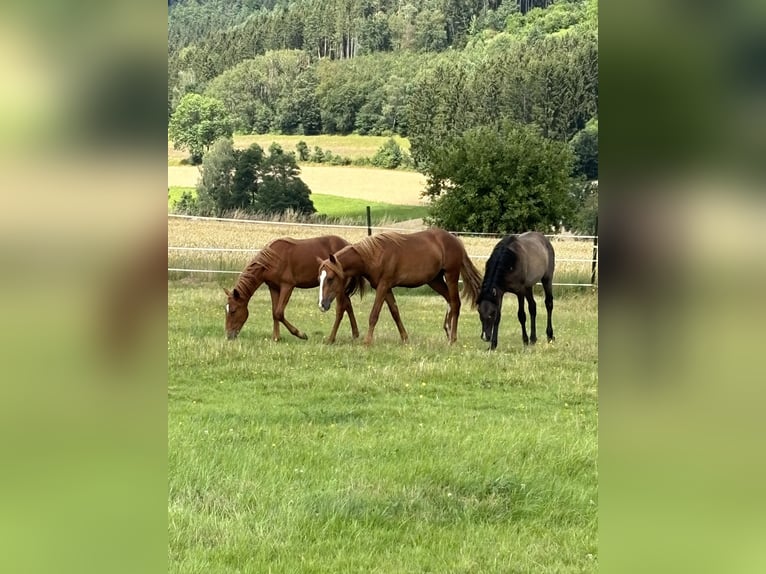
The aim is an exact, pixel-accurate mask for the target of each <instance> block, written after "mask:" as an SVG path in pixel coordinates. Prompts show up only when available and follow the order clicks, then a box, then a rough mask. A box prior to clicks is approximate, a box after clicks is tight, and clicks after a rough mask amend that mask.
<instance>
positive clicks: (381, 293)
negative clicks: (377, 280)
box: [364, 285, 388, 345]
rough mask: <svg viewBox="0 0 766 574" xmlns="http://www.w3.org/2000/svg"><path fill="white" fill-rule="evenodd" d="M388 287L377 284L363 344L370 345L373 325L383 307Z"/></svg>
mask: <svg viewBox="0 0 766 574" xmlns="http://www.w3.org/2000/svg"><path fill="white" fill-rule="evenodd" d="M387 292H388V287H386V286H385V285H378V286H377V288H376V289H375V302H374V303H373V304H372V309H371V310H370V319H369V326H368V328H367V335H366V336H365V337H364V344H365V345H371V344H372V339H373V337H374V335H375V325H377V324H378V318H379V317H380V309H381V307H383V301H384V300H385V297H386V293H387Z"/></svg>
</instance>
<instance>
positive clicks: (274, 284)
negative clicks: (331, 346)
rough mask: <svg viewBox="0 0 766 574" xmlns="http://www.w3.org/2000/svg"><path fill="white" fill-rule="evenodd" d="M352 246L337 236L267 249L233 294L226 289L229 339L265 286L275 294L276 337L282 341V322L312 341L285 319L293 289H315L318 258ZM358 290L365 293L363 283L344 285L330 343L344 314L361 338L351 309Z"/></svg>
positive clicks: (282, 240)
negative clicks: (259, 288)
mask: <svg viewBox="0 0 766 574" xmlns="http://www.w3.org/2000/svg"><path fill="white" fill-rule="evenodd" d="M346 245H349V243H348V241H346V240H345V239H343V238H341V237H338V236H336V235H325V236H322V237H314V238H312V239H292V238H289V237H283V238H280V239H275V240H274V241H272V242H271V243H269V244H268V245H267V246H266V247H264V248H263V249H262V250H261V251H260V252H259V253H258V255H256V256H255V257H254V258H253V259H252V261H250V263H249V264H248V265H247V267H246V268H245V270H244V271H242V273H241V274H240V275H239V278H238V279H237V284H236V285H235V286H234V288H233V289H232V290H231V291H229V290H228V289H224V291H225V292H226V296H227V298H228V300H227V302H226V336H227V337H228V338H229V339H234V338H236V336H237V335H238V334H239V331H240V329H242V326H243V325H244V324H245V321H247V317H248V314H249V312H248V310H247V304H248V302H249V301H250V298H251V297H252V296H253V294H254V293H255V291H256V290H257V289H258V287H260V286H261V285H262V284H263V283H266V285H267V286H268V287H269V293H271V315H272V317H273V319H274V331H273V333H272V338H273V339H274V340H275V341H278V340H279V323H282V324H283V325H284V326H285V327H287V329H288V330H289V331H290V333H292V334H293V335H295V336H296V337H298V338H299V339H308V336H307V335H306V334H305V333H302V332H301V331H299V330H298V329H297V328H296V327H295V326H294V325H292V324H291V323H290V322H289V321H288V320H287V319H286V318H285V307H286V306H287V302H288V301H289V300H290V295H291V294H292V292H293V289H294V288H296V287H298V288H299V289H311V288H312V287H316V286H317V285H319V281H318V280H317V276H316V269H317V266H316V260H317V257H327V256H329V255H330V254H331V253H333V252H335V251H338V250H339V249H342V248H343V247H345V246H346ZM357 290H359V291H360V294H361V292H362V291H363V284H362V283H361V281H359V280H354V279H352V280H351V281H349V282H348V283H345V284H344V289H341V295H340V296H339V297H338V303H337V305H336V308H335V311H336V312H335V323H334V324H333V327H332V332H331V333H330V336H329V337H328V339H327V342H328V343H332V342H334V341H335V335H336V333H337V332H338V326H339V325H340V322H341V320H342V319H343V313H348V320H349V322H350V323H351V333H352V336H353V337H354V338H357V337H358V336H359V329H358V327H357V325H356V318H355V317H354V310H353V308H352V307H351V299H350V297H351V295H352V294H353V293H355V292H356V291H357Z"/></svg>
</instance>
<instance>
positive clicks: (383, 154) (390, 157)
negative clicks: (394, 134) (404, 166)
mask: <svg viewBox="0 0 766 574" xmlns="http://www.w3.org/2000/svg"><path fill="white" fill-rule="evenodd" d="M370 162H371V163H372V165H374V166H375V167H382V168H385V169H396V168H397V167H399V166H400V165H401V163H402V148H401V147H399V144H398V143H396V141H395V140H394V139H393V138H389V140H388V141H387V142H386V143H384V144H383V145H382V146H380V149H378V151H377V152H375V155H374V156H372V159H371V160H370Z"/></svg>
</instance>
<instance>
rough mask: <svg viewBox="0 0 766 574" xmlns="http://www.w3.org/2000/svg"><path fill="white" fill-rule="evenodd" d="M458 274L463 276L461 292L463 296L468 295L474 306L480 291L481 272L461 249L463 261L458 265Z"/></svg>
mask: <svg viewBox="0 0 766 574" xmlns="http://www.w3.org/2000/svg"><path fill="white" fill-rule="evenodd" d="M460 276H461V277H462V278H463V292H462V295H463V297H465V296H466V295H468V296H469V297H470V300H471V306H472V307H476V303H477V302H478V300H479V293H480V292H481V273H479V270H478V269H477V268H476V266H475V265H474V264H473V261H471V258H470V257H468V253H467V252H466V251H465V249H463V263H462V265H461V266H460Z"/></svg>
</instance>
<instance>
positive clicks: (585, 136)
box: [569, 118, 598, 180]
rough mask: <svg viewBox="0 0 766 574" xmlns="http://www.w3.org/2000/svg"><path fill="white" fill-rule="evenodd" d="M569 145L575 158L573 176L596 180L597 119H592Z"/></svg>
mask: <svg viewBox="0 0 766 574" xmlns="http://www.w3.org/2000/svg"><path fill="white" fill-rule="evenodd" d="M569 143H570V145H571V146H572V151H573V152H574V156H575V174H577V175H582V176H584V177H585V178H586V179H588V180H594V179H598V119H596V118H592V119H591V120H590V121H589V122H588V123H587V124H586V125H585V127H584V128H583V129H582V130H580V131H579V132H577V133H576V134H575V135H574V137H573V138H572V140H571V141H570V142H569Z"/></svg>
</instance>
